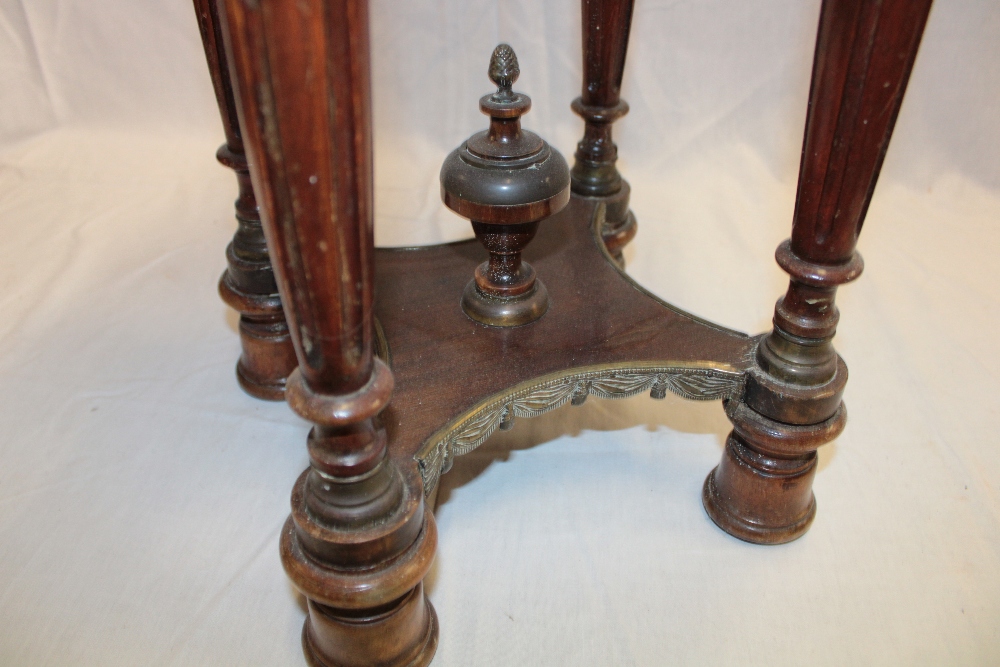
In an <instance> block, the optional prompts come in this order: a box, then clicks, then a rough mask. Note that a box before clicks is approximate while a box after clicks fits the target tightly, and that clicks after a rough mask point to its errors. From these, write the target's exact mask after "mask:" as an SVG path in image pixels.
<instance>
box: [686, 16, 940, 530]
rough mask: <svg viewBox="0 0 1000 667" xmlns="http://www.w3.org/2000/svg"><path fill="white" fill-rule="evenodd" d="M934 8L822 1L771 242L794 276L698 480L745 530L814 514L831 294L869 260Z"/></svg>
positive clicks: (830, 424)
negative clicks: (888, 156)
mask: <svg viewBox="0 0 1000 667" xmlns="http://www.w3.org/2000/svg"><path fill="white" fill-rule="evenodd" d="M930 7H931V0H824V2H823V6H822V10H821V13H820V22H819V35H818V38H817V43H816V56H815V60H814V63H813V74H812V88H811V90H810V93H809V110H808V115H807V119H806V130H805V140H804V142H803V148H802V164H801V167H800V172H799V184H798V193H797V200H796V204H795V214H794V220H793V222H792V237H791V239H790V240H788V241H785V242H784V243H782V244H781V245H780V246H779V247H778V251H777V254H776V257H777V260H778V264H779V265H780V266H781V268H783V269H784V270H785V271H786V272H788V274H789V275H790V276H791V281H790V283H789V287H788V292H787V293H786V294H785V296H784V297H782V298H781V299H780V300H779V301H778V303H777V306H776V307H775V313H774V329H773V330H772V331H771V333H770V334H768V335H766V336H763V337H761V338H760V341H759V344H758V346H757V353H756V365H755V368H754V370H753V372H751V373H750V375H749V376H748V379H747V383H746V388H745V391H744V395H743V397H742V399H741V400H739V401H736V400H733V401H729V402H728V403H727V404H726V412H727V414H728V415H729V418H730V420H732V422H733V426H734V428H733V431H732V433H731V434H730V435H729V438H728V440H727V442H726V450H725V453H724V455H723V458H722V463H721V464H720V465H719V467H717V468H716V469H715V470H713V471H712V473H711V474H710V475H709V476H708V479H707V480H706V481H705V488H704V502H705V507H706V509H707V510H708V513H709V515H710V516H711V517H712V519H713V520H714V521H715V522H716V523H717V524H718V525H719V526H720V527H722V528H723V529H724V530H725V531H727V532H729V533H731V534H732V535H735V536H736V537H739V538H742V539H744V540H748V541H751V542H758V543H768V544H770V543H780V542H787V541H790V540H794V539H795V538H797V537H799V536H801V535H802V534H803V533H805V531H806V530H807V529H808V528H809V525H810V523H811V522H812V519H813V516H814V515H815V512H816V502H815V500H814V498H813V493H812V481H813V477H814V476H815V472H816V449H817V448H818V447H819V446H820V445H823V444H825V443H826V442H829V441H830V440H832V439H834V438H835V437H837V435H838V434H839V433H840V432H841V430H843V428H844V424H845V422H846V419H847V413H846V411H845V409H844V405H843V402H842V401H841V395H842V394H843V391H844V385H845V384H846V382H847V366H846V365H845V364H844V360H843V359H841V358H840V356H839V355H838V354H837V352H836V351H835V350H834V348H833V344H832V340H833V336H834V333H835V332H836V328H837V321H838V319H839V313H838V311H837V307H836V305H835V304H834V298H835V296H836V292H837V286H838V285H842V284H844V283H847V282H849V281H851V280H854V279H855V278H857V277H858V276H859V275H860V274H861V271H862V269H863V266H864V265H863V262H862V260H861V256H860V255H859V254H858V253H857V251H856V250H855V246H856V245H857V240H858V235H859V234H860V232H861V226H862V223H863V222H864V219H865V214H866V213H867V211H868V204H869V202H870V201H871V197H872V192H873V191H874V189H875V183H876V181H877V180H878V174H879V170H880V169H881V167H882V160H883V159H884V157H885V153H886V149H887V148H888V146H889V138H890V136H891V135H892V128H893V125H894V124H895V121H896V115H897V114H898V113H899V108H900V104H901V103H902V101H903V93H904V91H905V90H906V83H907V80H908V79H909V75H910V70H911V68H912V67H913V61H914V59H915V58H916V55H917V48H918V47H919V45H920V37H921V34H922V33H923V29H924V24H925V23H926V21H927V15H928V12H929V11H930Z"/></svg>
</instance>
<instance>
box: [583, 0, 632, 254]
mask: <svg viewBox="0 0 1000 667" xmlns="http://www.w3.org/2000/svg"><path fill="white" fill-rule="evenodd" d="M634 4H635V0H582V2H581V5H582V11H583V93H582V94H581V96H580V97H578V98H577V99H575V100H574V101H573V104H572V109H573V111H575V112H576V113H577V114H578V115H580V116H581V117H582V118H583V120H584V122H585V123H586V125H585V127H584V134H583V139H581V140H580V143H578V144H577V147H576V155H575V158H576V161H575V163H574V164H573V169H572V172H571V175H572V180H573V192H575V193H576V194H578V195H580V196H583V197H600V198H602V199H603V200H604V201H605V202H606V204H607V213H606V214H605V223H604V228H603V229H602V230H601V236H602V237H603V238H604V244H605V245H606V246H607V248H608V252H609V253H610V254H611V256H612V257H613V258H614V259H615V261H616V262H617V263H618V265H619V266H622V267H624V266H625V259H624V257H622V249H623V248H624V247H625V246H626V245H627V244H628V242H629V241H631V240H632V239H633V238H634V237H635V233H636V230H637V227H636V222H635V215H634V214H633V213H632V211H631V210H630V209H629V207H628V202H629V194H630V193H631V189H630V188H629V184H628V182H627V181H625V180H624V179H622V177H621V174H619V173H618V168H617V167H615V162H616V161H617V160H618V147H617V146H615V144H614V142H613V141H612V140H611V124H612V123H614V122H615V121H616V120H618V119H619V118H621V117H622V116H624V115H625V114H627V113H628V104H627V103H626V102H625V100H623V99H621V86H622V74H623V73H624V71H625V51H626V49H627V48H628V33H629V29H630V27H631V25H632V7H633V5H634Z"/></svg>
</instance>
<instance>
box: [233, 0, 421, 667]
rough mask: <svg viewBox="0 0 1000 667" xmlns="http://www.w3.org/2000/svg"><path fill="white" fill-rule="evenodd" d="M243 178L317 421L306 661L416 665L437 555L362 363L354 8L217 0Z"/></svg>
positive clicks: (365, 236) (293, 567) (285, 536)
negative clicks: (241, 138)
mask: <svg viewBox="0 0 1000 667" xmlns="http://www.w3.org/2000/svg"><path fill="white" fill-rule="evenodd" d="M224 6H225V10H226V11H225V21H224V23H225V26H226V29H225V30H224V34H225V38H226V46H227V53H228V54H229V56H230V63H231V68H232V71H233V80H234V83H235V88H236V97H237V99H238V100H239V105H238V107H239V113H240V121H241V124H242V127H243V129H244V133H245V138H246V146H247V152H248V155H249V157H250V171H251V175H252V177H253V182H254V186H255V188H256V189H257V192H258V194H259V196H260V202H261V213H262V219H263V223H264V232H265V234H266V235H267V240H268V245H269V247H270V248H271V252H272V256H273V257H274V262H275V273H276V276H277V279H278V287H279V290H280V292H281V296H282V298H283V300H284V303H285V308H286V310H287V314H288V319H289V323H290V326H291V331H292V337H293V340H294V344H295V352H296V355H297V357H298V360H299V368H298V369H297V370H296V371H295V372H294V373H292V375H291V377H289V379H288V390H287V398H288V403H289V405H290V406H291V408H292V409H293V410H295V412H297V413H298V414H299V415H301V416H302V417H304V418H305V419H307V420H309V421H311V422H313V423H314V424H315V426H314V427H313V429H312V431H311V433H310V434H309V439H308V447H309V459H310V467H309V469H308V470H306V471H305V472H304V473H303V474H302V476H301V477H300V478H299V480H298V482H297V483H296V485H295V489H294V490H293V492H292V514H291V517H290V518H289V520H288V522H287V524H286V525H285V529H284V531H283V533H282V536H281V557H282V562H283V563H284V566H285V569H286V571H287V572H288V575H289V577H291V579H292V581H293V582H294V584H295V585H296V587H298V589H299V590H301V591H302V592H303V594H304V595H305V596H306V597H307V598H308V607H309V615H308V618H307V619H306V623H305V626H304V628H303V649H304V651H305V654H306V658H307V660H308V661H309V663H310V664H312V665H317V666H328V667H334V666H337V667H341V666H357V667H361V666H371V665H385V666H390V665H425V664H427V663H429V662H430V660H431V658H432V657H433V655H434V650H435V648H436V646H437V620H436V618H435V615H434V610H433V608H432V607H431V605H430V602H429V601H428V600H427V599H426V597H425V595H424V592H423V587H422V583H421V582H422V581H423V578H424V575H425V574H426V573H427V571H428V569H429V568H430V565H431V561H432V560H433V558H434V551H435V548H436V540H437V537H436V535H437V533H436V531H435V527H434V518H433V516H432V515H431V513H430V512H428V511H426V510H425V506H424V499H423V486H422V483H421V480H420V476H419V473H418V471H417V469H416V464H415V463H413V462H412V460H410V459H406V461H407V463H400V464H397V463H396V462H395V461H394V460H393V459H391V458H390V457H389V456H388V453H387V449H386V432H385V429H384V427H383V425H382V423H381V421H380V419H379V413H380V412H381V411H382V410H383V409H384V408H385V407H386V405H387V404H388V403H389V400H390V397H391V395H392V391H393V376H392V373H391V371H390V370H389V368H388V367H387V366H386V365H385V364H384V363H382V362H381V361H380V360H378V359H376V358H374V357H373V338H374V328H375V325H374V319H373V314H372V294H373V282H374V268H373V267H374V264H373V262H374V234H373V227H372V139H371V90H370V87H371V83H370V71H369V67H370V65H369V51H368V48H369V47H368V8H367V3H366V1H365V0H225V5H224Z"/></svg>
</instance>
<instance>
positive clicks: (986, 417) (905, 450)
mask: <svg viewBox="0 0 1000 667" xmlns="http://www.w3.org/2000/svg"><path fill="white" fill-rule="evenodd" d="M637 5H638V6H637V8H636V14H635V24H634V29H633V36H632V46H631V50H630V55H629V65H628V68H627V73H626V77H625V84H624V96H625V97H626V98H627V99H628V101H629V102H630V104H631V106H632V113H631V114H630V115H629V116H628V117H627V118H626V119H624V120H623V121H621V122H620V123H619V124H618V127H617V128H616V132H617V135H616V136H617V138H618V143H619V145H620V149H621V153H622V159H621V168H622V171H623V172H624V173H625V175H626V177H627V178H628V179H629V180H630V181H631V183H632V187H633V208H634V210H635V212H636V214H637V216H638V219H639V222H640V232H639V236H638V237H637V239H636V241H635V242H634V243H633V244H632V245H631V246H630V247H629V249H628V250H627V252H626V257H627V259H628V260H629V271H630V272H631V274H632V275H633V276H635V277H636V278H637V279H638V280H639V282H641V283H642V284H643V285H645V286H647V287H648V288H649V289H651V290H652V291H654V292H655V293H657V294H658V295H660V296H662V297H664V298H667V299H669V300H671V301H672V302H674V303H676V304H678V305H680V306H681V307H684V308H687V309H689V310H692V311H694V312H696V313H698V314H700V315H703V316H705V317H708V318H710V319H713V320H716V321H719V322H721V323H724V324H726V325H728V326H732V327H734V328H739V329H743V330H748V331H760V330H763V329H765V328H766V327H767V326H768V324H769V320H770V316H771V310H772V307H773V303H774V300H775V299H776V298H777V297H778V296H779V294H780V293H781V292H782V290H783V288H784V284H785V277H784V275H783V274H782V273H781V271H780V270H779V269H778V268H777V266H776V265H775V264H774V262H773V251H774V248H775V246H776V245H777V244H778V242H779V241H781V240H782V239H783V238H784V237H786V236H787V234H788V229H789V224H790V219H791V212H792V205H793V198H794V186H795V177H796V169H797V167H798V151H799V147H800V145H801V135H802V129H801V128H802V121H803V119H804V113H805V111H804V109H805V100H806V94H807V87H808V76H809V68H810V61H811V49H812V40H813V36H814V34H815V23H816V19H817V15H818V2H817V1H816V0H808V1H806V0H781V1H779V0H774V1H771V2H753V3H750V2H740V1H739V0H706V1H701V2H694V1H683V0H679V1H678V0H671V1H668V0H638V2H637ZM372 6H373V39H374V42H375V44H376V45H377V48H376V49H375V51H374V72H375V73H374V80H375V92H374V97H375V118H376V170H377V174H376V181H377V202H376V209H377V225H378V242H379V243H380V244H403V243H431V242H437V241H440V240H450V239H454V238H459V237H464V236H468V235H469V231H468V227H467V223H465V222H464V221H461V220H459V219H458V218H456V217H455V216H453V215H451V214H450V213H448V212H446V211H445V210H444V209H443V208H442V206H441V205H440V203H439V201H438V186H437V171H438V165H439V163H440V160H441V159H442V158H443V156H444V155H445V154H446V152H447V151H448V150H450V149H451V148H452V147H453V146H455V145H457V144H458V143H459V142H460V141H461V140H462V139H464V138H465V137H466V136H467V135H468V134H470V133H471V132H472V131H474V130H475V129H477V128H479V127H480V126H482V125H483V123H484V122H485V119H483V118H482V117H481V116H480V115H479V114H478V112H477V109H476V100H477V99H478V96H479V95H481V94H482V93H483V92H486V91H487V90H488V87H489V84H488V81H487V80H486V77H485V69H486V63H487V60H488V57H489V53H490V51H491V50H492V48H493V46H494V45H495V43H496V42H498V41H500V40H506V41H509V42H510V43H511V44H512V45H513V46H514V47H515V49H516V50H517V52H518V55H519V57H520V61H521V68H522V72H523V74H522V77H521V80H520V81H519V82H518V84H517V86H516V87H517V88H518V89H519V90H523V91H525V92H527V93H529V94H530V95H532V97H533V99H534V108H533V110H532V112H531V114H530V115H529V116H528V117H527V118H526V120H525V124H526V125H527V126H529V127H531V128H532V129H535V130H537V131H539V132H541V133H542V134H543V135H545V136H546V137H547V138H548V139H550V140H551V142H552V143H553V144H554V145H556V146H557V147H558V148H559V149H560V150H562V151H563V153H564V154H566V155H571V154H572V152H573V149H574V144H575V141H576V140H577V139H578V135H579V134H580V129H581V127H582V124H581V123H580V121H579V120H578V119H576V118H574V117H573V116H572V114H571V113H570V112H569V109H568V103H569V101H570V100H571V99H572V98H573V97H574V96H575V95H576V94H577V89H578V85H579V84H578V82H579V70H580V66H579V62H578V61H579V55H578V54H579V41H580V36H579V28H578V23H577V21H578V8H577V3H576V2H575V0H554V1H548V2H545V3H539V2H531V1H529V0H508V1H502V2H501V1H498V0H419V1H414V2H403V1H402V0H374V1H373V5H372ZM997 43H1000V6H998V5H997V4H996V3H993V2H990V1H989V0H940V1H939V3H938V5H937V6H936V7H935V8H934V10H933V11H932V15H931V19H930V23H929V25H928V29H927V33H926V36H925V42H924V45H923V47H922V52H921V55H920V57H919V58H918V60H917V65H916V69H915V71H914V75H913V78H912V80H911V85H910V91H909V94H908V98H907V102H906V103H905V104H904V106H903V110H902V113H901V115H900V119H899V123H898V126H897V132H896V136H895V138H894V140H893V144H892V146H891V149H890V152H889V156H888V159H887V161H886V165H885V170H884V172H883V178H882V180H881V182H880V184H879V186H878V189H877V190H876V194H875V198H874V200H873V202H872V207H871V210H870V212H869V216H868V223H867V225H866V229H865V232H864V234H863V235H862V239H861V244H860V249H861V251H862V253H863V254H864V256H865V259H866V264H867V267H868V268H867V270H866V272H865V274H864V276H862V278H861V279H860V280H859V281H858V282H857V283H855V284H853V285H850V286H848V287H845V288H843V289H842V290H841V293H840V297H839V303H840V307H841V311H842V313H843V317H842V323H841V326H840V331H839V333H838V337H837V346H838V349H839V350H840V352H841V354H842V355H843V356H844V357H845V359H846V360H847V362H848V364H849V365H850V368H851V374H852V375H851V381H850V383H849V384H848V387H847V392H846V394H845V399H846V402H847V404H848V406H849V410H850V424H849V426H848V429H847V431H846V432H845V433H844V435H843V436H842V437H841V438H840V439H839V440H838V441H837V442H836V443H835V444H832V445H829V446H827V447H825V448H824V449H823V450H821V463H820V474H819V476H818V477H817V480H816V484H815V491H816V495H817V498H818V502H819V514H818V517H817V520H816V522H815V524H814V526H813V528H812V530H811V531H810V532H809V533H808V534H807V535H806V536H805V537H804V538H803V539H801V540H799V541H797V542H795V543H793V544H789V545H785V546H780V547H759V546H753V545H749V544H745V543H743V542H740V541H738V540H736V539H734V538H731V537H729V536H727V535H725V534H724V533H722V532H721V531H719V530H718V529H717V528H715V526H714V525H713V524H712V523H711V521H710V520H709V519H708V518H707V516H706V515H705V513H704V511H703V510H702V508H701V505H700V488H701V483H702V480H703V479H704V477H705V475H706V474H707V473H708V471H709V470H710V469H711V468H712V467H713V466H714V465H715V464H716V463H717V462H718V459H719V455H720V452H721V447H722V442H723V439H724V437H725V434H726V432H727V431H728V422H727V421H726V419H725V417H724V415H723V413H722V409H721V407H720V406H719V405H718V404H717V403H708V404H701V403H685V402H683V401H681V400H680V399H676V398H673V397H670V398H668V399H667V400H666V401H664V402H654V401H651V400H649V399H648V398H645V397H640V398H635V399H630V400H628V401H621V402H611V401H600V400H596V399H595V400H591V401H588V402H587V404H586V405H585V406H584V407H583V408H579V409H570V408H564V409H561V410H559V411H556V412H554V413H550V414H549V415H547V416H545V417H541V418H538V419H535V420H519V421H518V423H517V426H516V428H515V429H514V430H513V431H511V432H509V433H504V434H500V435H498V436H496V437H495V438H494V439H492V440H491V441H490V442H489V443H488V444H487V445H485V446H483V447H482V448H481V449H480V450H478V451H477V452H475V453H473V454H470V455H468V456H466V457H464V458H462V459H459V460H458V462H457V463H456V466H455V468H454V470H453V471H452V472H451V473H450V474H449V475H448V476H447V477H445V478H444V482H443V484H444V487H443V490H442V494H441V504H440V506H439V508H438V510H437V519H438V525H439V529H440V538H441V539H440V548H439V555H438V559H437V562H436V564H435V566H434V568H433V570H432V573H431V576H430V577H429V580H428V588H427V590H428V592H429V594H430V597H431V600H432V601H433V603H434V605H435V607H436V609H437V612H438V615H439V618H440V621H441V637H440V647H439V650H438V657H437V658H436V662H435V663H434V664H435V665H442V666H447V665H456V666H458V665H461V666H467V665H665V664H691V665H694V664H699V665H700V664H709V665H793V664H795V665H799V664H808V665H846V664H873V665H903V664H905V665H946V664H947V665H989V664H997V663H998V662H1000V631H998V627H1000V497H998V496H1000V486H998V480H1000V453H998V451H997V445H998V444H1000V437H998V436H997V427H996V421H997V417H998V416H1000V415H998V411H997V403H998V397H1000V396H998V394H1000V392H998V389H997V385H998V380H1000V361H998V357H997V354H996V343H997V336H996V333H995V332H996V330H997V327H998V325H1000V300H998V296H997V291H996V289H995V287H994V285H993V282H994V281H993V275H992V274H993V272H994V270H995V267H996V265H997V260H996V254H997V249H998V248H1000V225H998V222H1000V160H998V158H997V155H998V154H1000V130H998V129H997V111H998V109H1000V52H998V51H997V48H996V45H997ZM0 90H3V91H4V93H3V100H2V104H0V231H2V234H3V239H4V242H3V243H2V244H0V286H2V289H0V665H12V666H14V665H16V666H34V665H109V666H110V665H140V664H141V665H177V666H199V665H206V666H207V665H212V666H222V665H234V666H235V665H296V664H302V658H301V656H300V649H299V645H298V642H299V639H298V637H299V631H300V627H301V622H302V618H303V613H304V612H303V610H302V607H301V604H302V603H301V600H300V599H299V597H298V596H297V594H296V593H295V591H294V589H293V588H292V587H291V585H290V584H289V583H288V581H287V579H286V578H285V576H284V574H283V572H282V569H281V566H280V563H279V562H278V553H277V551H278V550H277V535H278V531H279V528H280V526H281V525H282V522H283V521H284V519H285V516H286V514H287V511H288V494H289V491H290V489H291V486H292V483H293V481H294V479H295V477H296V476H297V475H298V474H299V472H300V471H301V470H302V469H303V468H304V467H305V465H306V453H305V447H304V446H303V445H304V441H305V435H306V432H307V429H308V426H307V425H306V424H305V423H304V422H303V421H301V420H300V419H298V418H297V417H296V416H294V415H293V414H292V413H291V412H290V411H289V410H288V408H287V407H286V406H285V405H283V404H273V403H265V402H260V401H256V400H253V399H251V398H248V397H247V396H245V395H244V394H243V393H242V392H240V390H239V389H238V387H237V385H236V382H235V378H234V375H233V365H234V362H235V360H236V357H237V355H238V351H239V341H238V337H237V335H236V332H235V316H234V314H233V313H232V312H231V311H228V310H227V309H226V308H225V306H224V305H223V304H222V303H221V302H220V301H219V299H218V297H217V295H216V293H215V282H216V280H217V278H218V276H219V274H220V273H221V271H222V270H223V268H224V257H223V248H224V247H225V244H226V243H227V242H228V240H229V238H230V237H231V234H232V231H233V228H234V222H233V219H232V208H231V202H232V199H233V198H234V196H235V182H234V179H233V177H232V175H231V173H229V172H228V171H227V170H225V169H224V168H222V167H220V166H218V165H217V164H216V163H215V162H214V158H213V154H214V151H215V148H216V146H217V145H218V143H219V142H220V141H221V128H220V125H219V121H218V115H217V111H216V109H215V106H214V104H215V103H214V99H213V97H212V91H211V87H210V84H209V80H208V76H207V71H206V68H205V65H204V62H203V55H202V53H201V45H200V42H199V37H198V31H197V28H196V25H195V21H194V15H193V11H192V9H191V7H190V6H189V5H188V3H187V2H184V1H181V2H174V1H172V0H147V1H145V2H141V3H139V2H134V1H130V0H102V2H100V3H95V2H88V1H86V0H31V2H23V3H22V2H18V1H17V0H0ZM431 100H434V101H433V103H432V104H431V103H430V102H431ZM428 108H433V109H435V110H437V109H440V110H441V111H440V112H437V111H436V112H434V113H427V112H425V109H428Z"/></svg>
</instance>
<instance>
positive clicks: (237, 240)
mask: <svg viewBox="0 0 1000 667" xmlns="http://www.w3.org/2000/svg"><path fill="white" fill-rule="evenodd" d="M194 9H195V14H196V15H197V17H198V27H199V28H200V29H201V39H202V44H203V45H204V47H205V56H206V59H207V60H208V71H209V73H210V75H211V77H212V86H213V87H214V88H215V98H216V100H217V101H218V104H219V112H220V113H221V115H222V127H223V130H224V131H225V135H226V143H225V144H223V145H222V147H221V148H219V151H218V153H217V157H218V159H219V162H221V163H222V164H224V165H225V166H227V167H229V168H230V169H232V170H233V171H235V172H236V180H237V182H238V184H239V197H238V198H237V199H236V221H237V224H238V228H237V230H236V234H235V236H233V240H232V242H231V243H230V244H229V247H227V248H226V260H227V262H228V265H229V266H228V268H227V269H226V271H225V272H224V273H223V274H222V277H221V278H220V279H219V294H220V295H221V296H222V300H223V301H225V302H226V303H227V304H228V305H229V306H230V307H232V308H233V309H235V310H236V311H238V312H239V314H240V325H239V327H240V342H241V343H242V347H243V353H242V355H241V356H240V359H239V362H238V363H237V365H236V377H237V379H238V380H239V383H240V386H242V387H243V389H244V390H245V391H246V392H247V393H248V394H250V395H251V396H256V397H257V398H264V399H268V400H275V401H280V400H283V399H284V397H285V381H286V378H288V375H289V374H290V373H291V372H292V371H293V370H295V366H296V365H297V364H298V362H297V361H296V359H295V350H294V348H293V347H292V339H291V336H290V335H289V333H288V324H287V323H286V321H285V313H284V311H283V310H282V308H281V297H280V296H279V295H278V286H277V284H276V283H275V280H274V271H273V270H272V269H271V258H270V257H269V256H268V252H267V243H266V241H265V240H264V231H263V229H262V227H261V224H260V214H259V213H258V211H257V199H256V198H255V197H254V192H253V185H252V183H251V182H250V169H249V167H248V166H247V159H246V154H245V153H244V150H243V136H242V133H241V132H240V125H239V118H237V113H236V102H235V100H234V99H233V87H232V83H231V81H230V79H229V67H228V64H227V61H226V53H225V49H224V48H223V44H222V35H221V33H220V30H221V27H220V24H219V13H218V7H217V4H216V0H194Z"/></svg>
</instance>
